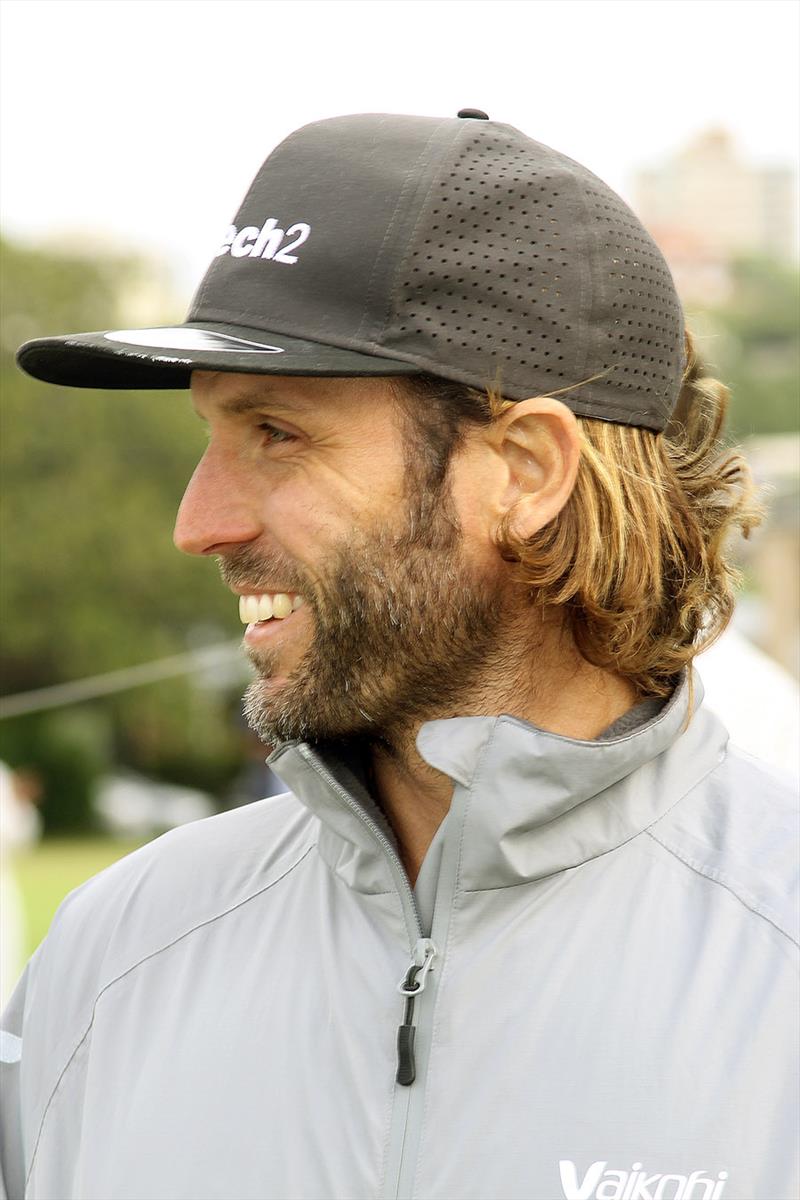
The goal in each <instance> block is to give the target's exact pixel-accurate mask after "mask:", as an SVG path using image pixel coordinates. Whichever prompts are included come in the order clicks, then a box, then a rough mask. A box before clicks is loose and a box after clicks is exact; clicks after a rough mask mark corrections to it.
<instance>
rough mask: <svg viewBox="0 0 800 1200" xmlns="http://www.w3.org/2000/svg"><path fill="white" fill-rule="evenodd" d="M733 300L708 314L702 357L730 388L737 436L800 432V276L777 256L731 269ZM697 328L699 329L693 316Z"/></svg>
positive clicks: (705, 315)
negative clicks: (706, 333) (706, 334)
mask: <svg viewBox="0 0 800 1200" xmlns="http://www.w3.org/2000/svg"><path fill="white" fill-rule="evenodd" d="M730 270H731V277H732V283H733V290H732V297H731V299H730V300H729V301H728V303H727V304H725V305H724V306H720V307H716V308H708V309H706V310H705V312H704V313H703V314H702V315H701V319H700V322H699V323H698V325H699V326H700V327H704V328H705V329H707V331H708V337H707V338H704V339H701V342H700V345H701V347H702V349H701V354H702V355H703V358H704V361H705V362H706V365H707V366H708V367H709V368H710V369H711V370H712V374H714V375H715V376H716V377H717V378H718V379H721V380H722V382H723V383H725V384H726V385H727V386H728V387H729V388H730V389H731V407H730V410H729V418H728V422H729V432H730V435H731V437H732V438H734V439H736V440H739V439H740V438H745V437H750V436H752V435H755V434H771V433H794V432H797V431H798V430H800V271H798V268H797V267H796V266H795V265H792V264H789V263H783V262H778V261H776V260H774V259H771V258H764V257H760V256H747V257H740V258H737V259H734V261H733V262H732V263H731V267H730ZM687 323H688V324H689V325H690V327H691V328H694V327H695V323H694V322H693V321H692V319H691V318H690V317H687Z"/></svg>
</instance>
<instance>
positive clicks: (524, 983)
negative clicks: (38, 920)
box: [2, 680, 800, 1200]
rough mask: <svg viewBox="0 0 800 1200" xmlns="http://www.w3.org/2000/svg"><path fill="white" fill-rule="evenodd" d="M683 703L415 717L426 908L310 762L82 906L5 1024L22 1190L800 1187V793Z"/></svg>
mask: <svg viewBox="0 0 800 1200" xmlns="http://www.w3.org/2000/svg"><path fill="white" fill-rule="evenodd" d="M698 686H699V681H698ZM686 708H687V683H686V681H685V680H684V682H683V684H682V686H681V687H680V688H679V690H678V691H677V692H676V694H675V696H674V697H673V699H672V700H671V702H670V703H669V704H668V705H667V706H666V707H665V708H664V709H663V711H662V712H661V714H660V715H659V716H658V717H657V718H656V719H655V720H653V721H651V722H649V723H648V724H647V725H645V726H644V727H642V728H640V729H639V730H638V731H637V732H635V733H632V734H628V735H626V736H623V737H619V738H616V739H614V740H611V741H605V742H603V741H598V742H582V741H574V740H571V739H569V738H565V737H559V736H557V735H554V734H550V733H545V732H543V731H541V730H539V729H537V728H535V727H533V726H532V725H529V724H527V723H526V722H524V721H521V720H517V719H515V718H513V717H508V716H503V717H499V718H483V717H477V718H476V717H465V718H456V719H453V720H447V721H433V722H431V723H429V724H427V725H424V726H423V727H422V730H421V732H420V734H419V739H418V745H419V747H420V750H421V753H422V755H423V757H424V758H425V759H426V760H427V761H428V762H429V763H430V764H431V765H432V766H434V767H436V768H437V769H439V770H440V771H444V772H445V773H446V774H448V775H449V776H450V777H451V778H452V779H453V781H454V785H455V786H454V791H453V799H452V804H451V808H450V811H449V814H448V816H447V818H446V819H445V821H444V823H443V825H442V827H441V828H440V829H439V831H438V833H437V835H436V839H435V841H434V843H433V845H432V846H431V848H430V851H429V853H428V855H427V857H426V860H425V862H424V864H423V867H422V871H421V874H420V877H419V880H418V883H417V886H416V888H415V889H413V890H412V888H411V887H410V885H409V882H408V878H407V876H406V874H405V872H404V871H403V868H402V865H401V863H400V860H399V858H398V856H397V853H396V850H395V847H394V842H393V839H392V836H391V832H390V831H389V830H388V829H387V828H386V826H385V824H384V822H383V820H382V817H381V814H380V811H379V810H378V809H377V808H376V807H375V806H374V804H373V803H372V802H371V800H370V798H369V796H368V795H367V794H366V792H365V791H364V788H363V786H362V785H361V783H360V781H359V777H358V768H357V764H349V765H348V764H347V763H344V762H341V761H338V760H337V758H336V756H335V755H334V754H333V753H332V752H331V751H330V749H329V750H328V751H323V750H322V749H321V748H318V749H317V750H313V749H311V748H310V747H309V746H307V745H305V744H291V745H288V746H284V747H281V748H280V749H279V750H278V751H277V752H276V753H275V755H273V758H272V765H273V766H274V768H275V769H276V770H277V772H278V773H279V775H280V776H281V777H282V778H283V779H284V780H285V781H286V783H287V784H288V785H289V786H290V787H291V789H292V791H291V793H289V794H286V795H282V796H277V797H271V798H270V799H268V800H265V801H262V802H259V803H255V804H251V805H249V806H247V807H246V808H242V809H238V810H235V811H233V812H228V813H224V814H223V815H221V816H217V817H212V818H210V819H209V820H205V821H199V822H196V823H194V824H191V825H188V826H184V827H182V828H179V829H177V830H175V831H173V832H172V833H169V834H167V835H166V836H164V837H161V838H159V839H158V840H157V841H155V842H153V843H151V844H150V845H148V846H145V847H144V848H143V849H141V850H139V851H137V852H136V853H135V854H132V855H130V856H128V857H127V858H125V859H123V860H122V861H121V862H119V863H117V864H116V865H114V866H113V867H110V868H109V869H108V870H106V871H104V872H102V873H101V874H100V875H98V876H96V877H95V878H94V879H92V880H90V881H89V882H88V883H86V884H85V885H84V886H82V887H80V888H78V889H77V891H75V892H73V893H72V894H71V895H70V896H69V897H68V898H67V899H66V900H65V902H64V903H63V905H62V906H61V908H60V910H59V912H58V915H57V916H56V918H55V920H54V922H53V926H52V929H51V931H50V933H49V935H48V937H47V939H46V940H45V942H44V943H43V945H42V946H41V947H40V949H39V950H38V951H37V953H36V954H35V956H34V957H33V959H32V960H31V962H30V964H29V966H28V968H27V971H26V973H25V975H24V976H23V979H22V981H21V983H20V985H19V987H18V989H17V992H16V993H15V996H14V999H13V1000H12V1002H11V1005H10V1008H9V1010H8V1012H7V1014H6V1016H5V1019H4V1022H3V1027H4V1029H5V1030H6V1033H5V1034H4V1035H3V1057H4V1058H5V1059H6V1060H10V1061H7V1062H6V1063H5V1064H4V1067H3V1070H4V1072H5V1076H6V1083H5V1085H4V1086H5V1091H4V1108H5V1113H4V1122H3V1152H2V1153H3V1171H4V1173H5V1178H6V1186H7V1188H8V1194H9V1196H10V1197H12V1200H17V1198H19V1197H22V1196H23V1195H24V1196H27V1197H31V1198H33V1197H35V1198H37V1200H45V1198H50V1200H68V1198H71V1197H80V1198H82V1200H123V1198H127V1200H162V1198H164V1200H166V1198H169V1200H177V1198H178V1197H181V1198H185V1200H203V1198H206V1197H209V1198H210V1197H214V1198H219V1200H248V1198H251V1197H252V1198H253V1200H256V1198H258V1200H265V1198H274V1200H289V1198H294V1197H297V1198H301V1197H302V1198H304V1200H325V1198H335V1200H377V1198H379V1197H392V1198H395V1197H416V1198H420V1200H468V1198H470V1197H475V1198H476V1200H478V1198H480V1200H497V1198H503V1200H513V1198H515V1197H518V1198H520V1200H523V1198H524V1200H560V1198H562V1197H567V1198H580V1200H586V1198H588V1197H596V1198H598V1200H675V1198H676V1197H677V1198H678V1200H698V1198H703V1200H710V1198H711V1200H790V1198H794V1197H795V1196H796V1195H797V1191H798V1182H799V1179H798V1171H797V1161H796V1149H797V1134H796V1129H797V1122H798V1112H797V1098H798V1089H797V1082H798V1079H797V1026H798V1020H797V1018H798V1012H799V1011H800V1009H799V1007H798V993H797V961H796V960H797V933H796V921H797V918H796V915H795V909H794V907H793V905H794V904H795V902H796V894H795V893H793V892H792V885H793V881H794V879H795V873H794V863H793V859H794V857H795V850H796V846H797V824H796V821H797V812H796V803H795V801H794V799H793V797H792V795H791V793H790V792H789V791H788V790H787V789H786V787H785V786H784V785H783V784H782V783H781V782H780V780H779V779H777V778H776V777H774V776H773V775H772V774H771V773H770V772H769V771H768V770H767V769H766V768H765V767H763V766H762V765H761V764H759V763H757V762H756V761H754V760H752V759H750V758H749V757H748V756H746V755H743V754H741V753H739V752H735V751H732V750H730V749H728V748H727V746H726V743H727V740H728V739H727V734H726V732H725V730H724V729H723V727H722V726H721V725H720V723H719V722H718V720H717V719H716V718H715V717H713V716H712V715H711V714H710V713H708V712H707V711H706V710H705V709H702V708H701V709H700V710H699V711H697V712H696V714H695V715H694V717H693V718H692V719H691V721H690V723H689V725H688V728H686V729H684V728H683V727H684V724H685V716H686ZM399 985H400V986H401V987H402V988H403V992H402V993H401V991H399V990H398V988H399Z"/></svg>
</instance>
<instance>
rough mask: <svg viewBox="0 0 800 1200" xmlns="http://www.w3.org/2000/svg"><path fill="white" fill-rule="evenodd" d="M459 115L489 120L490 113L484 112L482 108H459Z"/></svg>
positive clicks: (477, 119)
mask: <svg viewBox="0 0 800 1200" xmlns="http://www.w3.org/2000/svg"><path fill="white" fill-rule="evenodd" d="M458 116H459V117H471V118H472V120H473V121H488V120H489V114H488V113H485V112H483V111H482V110H481V109H480V108H460V109H459V110H458Z"/></svg>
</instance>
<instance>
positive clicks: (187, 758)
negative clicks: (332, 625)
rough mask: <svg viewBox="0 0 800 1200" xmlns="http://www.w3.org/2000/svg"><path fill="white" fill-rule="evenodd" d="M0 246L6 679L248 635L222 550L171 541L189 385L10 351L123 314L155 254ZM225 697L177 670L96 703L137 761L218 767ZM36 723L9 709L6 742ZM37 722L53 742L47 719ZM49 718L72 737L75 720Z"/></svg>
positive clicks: (0, 516) (94, 667)
mask: <svg viewBox="0 0 800 1200" xmlns="http://www.w3.org/2000/svg"><path fill="white" fill-rule="evenodd" d="M2 253H3V297H4V298H3V310H4V311H3V318H4V319H3V326H4V338H3V345H2V352H1V353H0V388H2V412H1V414H0V416H1V421H0V478H1V479H2V485H3V491H4V496H5V500H4V504H3V507H2V513H0V544H2V562H1V563H0V613H2V630H1V631H0V676H2V690H3V692H4V693H6V694H7V693H16V692H21V691H26V690H28V689H32V688H38V687H44V686H47V685H50V684H55V683H60V682H64V681H67V680H70V679H77V678H83V677H85V676H89V675H94V674H99V673H102V672H105V671H110V670H114V669H117V668H120V667H125V666H129V665H134V664H137V663H140V662H145V661H148V660H150V659H156V658H159V657H162V656H166V655H171V654H176V653H181V652H182V651H184V650H186V649H187V648H188V641H187V639H190V638H193V639H194V642H195V643H196V641H197V640H198V639H202V638H205V640H211V641H213V640H227V639H229V638H234V637H236V636H237V634H238V633H239V632H240V630H241V625H240V623H239V621H238V617H237V614H236V611H235V605H234V603H233V600H232V597H231V596H230V593H228V592H227V589H225V588H224V587H223V586H222V585H221V582H220V579H219V574H218V571H217V569H216V566H215V564H214V563H213V562H207V561H199V560H193V559H190V558H187V557H185V556H184V555H181V554H179V553H178V552H177V551H176V550H175V548H174V547H173V545H172V540H171V531H172V525H173V522H174V516H175V511H176V508H177V505H178V503H179V501H180V497H181V495H182V492H183V488H184V487H185V484H186V482H187V480H188V479H189V477H190V475H191V472H192V470H193V468H194V466H195V464H196V462H197V459H198V458H199V457H200V455H201V453H202V450H203V447H204V444H205V441H204V435H203V432H202V429H201V427H200V425H199V423H198V421H197V418H196V417H195V416H194V414H193V413H192V411H191V407H190V404H189V400H188V395H187V393H186V392H185V391H176V392H164V391H154V392H139V393H131V392H125V391H119V392H116V391H108V392H102V391H94V390H88V391H87V390H82V389H73V388H63V387H54V386H51V385H48V384H44V383H39V382H38V381H36V380H33V379H31V378H29V377H28V376H27V375H25V374H24V373H23V372H21V371H20V370H19V369H18V368H17V366H16V364H15V361H14V352H15V350H16V348H17V347H18V345H19V343H20V342H21V341H23V340H27V339H29V338H32V337H37V336H47V335H51V334H55V333H59V334H60V333H66V332H71V331H77V330H85V329H102V328H109V327H110V326H113V325H114V324H124V323H125V322H124V320H122V319H121V318H122V316H123V311H124V305H125V301H126V296H127V294H128V292H129V290H130V289H134V288H137V287H140V286H141V282H142V280H143V279H146V277H147V264H146V263H143V262H141V261H139V260H135V259H131V258H108V257H106V258H104V259H103V260H101V261H95V260H94V259H88V258H83V257H67V256H60V255H53V254H47V253H43V252H41V251H33V250H29V249H25V248H22V247H20V246H16V245H9V244H7V243H6V244H4V245H3V246H2ZM164 319H166V320H169V319H170V318H169V317H165V318H164ZM154 323H156V322H154ZM199 627H202V628H201V630H200V632H199V633H198V628H199ZM203 629H204V630H205V632H203V631H202V630H203ZM221 701H222V698H221V697H220V699H219V700H218V699H217V698H216V697H215V693H214V692H213V690H198V689H196V688H195V687H194V686H193V684H192V683H191V682H190V681H188V680H178V681H174V682H170V683H169V684H161V685H151V686H149V687H148V688H147V689H140V690H137V691H135V692H131V693H130V694H127V695H123V696H119V697H117V698H116V699H115V701H114V702H113V703H110V702H100V701H97V702H93V703H94V704H95V705H98V704H102V705H103V706H104V708H103V711H104V712H105V711H107V712H109V713H111V714H112V715H113V740H114V741H115V742H116V744H117V745H118V746H120V747H122V748H123V749H124V753H125V755H126V758H127V761H128V762H129V763H130V765H132V766H136V767H140V768H141V767H144V766H146V767H147V768H149V769H150V770H153V771H158V770H159V769H160V766H161V763H162V761H163V763H164V764H165V766H168V771H169V774H170V775H171V776H172V777H173V778H178V779H180V778H181V777H184V778H186V780H187V781H188V780H189V779H191V780H193V781H195V782H196V781H197V779H198V777H199V776H205V777H208V778H209V779H211V780H213V781H214V782H216V783H219V781H220V779H221V778H222V777H224V776H225V773H226V771H230V770H232V769H233V766H234V765H235V757H236V752H235V749H234V739H233V736H232V735H231V734H229V733H228V731H227V728H226V725H225V722H224V719H222V717H221ZM143 708H144V709H146V711H147V713H148V720H147V721H143V719H142V711H143ZM187 714H189V715H188V716H187ZM189 718H191V719H189ZM31 721H33V719H31ZM25 723H26V719H25V718H16V719H14V720H13V721H7V722H4V725H5V726H6V728H5V729H4V730H3V732H2V740H0V754H2V753H4V752H5V753H6V754H7V755H8V756H9V757H10V758H11V759H14V758H17V759H19V758H20V755H21V754H22V748H23V747H24V748H25V753H26V754H28V755H29V754H30V753H31V749H30V747H31V738H30V737H29V736H27V734H26V733H25V729H24V727H25ZM33 724H35V725H36V728H37V729H38V731H39V732H38V734H37V737H38V738H39V742H40V744H41V739H42V738H45V740H47V739H46V729H47V727H48V722H44V723H42V722H41V720H38V719H37V721H33ZM49 725H50V726H52V728H55V727H56V726H57V725H58V727H59V729H60V730H61V732H60V733H59V738H60V739H61V743H62V744H63V743H64V741H65V735H64V734H63V727H64V723H63V722H61V723H60V724H59V722H54V721H50V722H49ZM145 726H146V727H147V729H148V730H149V731H150V732H149V735H148V736H146V737H145V736H144V734H143V733H142V734H140V732H139V731H140V730H144V728H145ZM153 728H159V729H161V730H162V736H160V737H159V738H155V739H154V738H153V736H152V729H153ZM70 738H72V741H71V743H70V744H72V743H74V742H75V738H74V737H72V734H70V736H69V737H67V738H66V740H67V741H70ZM78 742H80V739H78ZM81 744H82V745H84V746H85V744H86V738H85V737H84V738H83V742H82V743H81ZM15 747H16V749H15ZM76 753H77V752H76ZM42 756H44V749H43V750H42ZM88 759H91V761H92V762H95V763H97V762H98V761H99V759H98V757H97V755H96V754H93V755H89V756H88V757H87V761H88ZM29 765H31V764H29ZM32 765H35V764H32Z"/></svg>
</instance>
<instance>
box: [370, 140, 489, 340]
mask: <svg viewBox="0 0 800 1200" xmlns="http://www.w3.org/2000/svg"><path fill="white" fill-rule="evenodd" d="M470 125H471V122H469V121H465V122H464V128H463V130H461V129H458V130H456V136H455V137H454V138H453V144H452V146H451V147H450V154H449V155H447V154H445V155H443V157H442V158H441V159H440V161H439V163H438V164H437V169H435V170H434V171H433V173H432V175H431V178H430V182H429V184H428V187H427V189H426V192H425V196H424V197H423V200H422V203H421V204H420V207H419V213H418V215H417V219H416V221H415V222H414V227H413V229H412V230H411V235H410V237H409V239H408V243H407V245H406V249H405V253H404V254H403V256H402V257H401V259H400V261H399V262H398V264H397V268H396V270H395V275H394V279H393V280H392V286H391V288H390V289H389V297H388V303H387V314H386V319H385V320H384V323H383V326H382V328H381V331H380V336H381V337H382V338H383V337H385V336H386V333H387V331H388V329H389V328H390V322H391V320H392V318H393V317H396V316H397V300H398V294H399V292H400V288H401V280H402V279H403V278H404V277H405V273H406V267H407V266H408V263H409V260H410V258H411V257H412V252H413V247H414V246H415V245H416V235H417V230H418V229H419V227H420V224H421V223H422V218H423V215H424V214H425V211H426V208H427V204H428V200H429V198H430V194H431V192H432V191H433V186H434V184H435V183H436V182H437V180H438V179H439V178H440V177H441V172H442V170H443V168H444V167H445V166H446V165H447V163H448V162H453V161H454V160H455V157H456V152H457V151H458V150H460V149H461V145H462V143H463V142H465V141H466V140H467V138H468V137H471V136H472V134H473V132H474V130H473V129H471V128H470Z"/></svg>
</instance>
